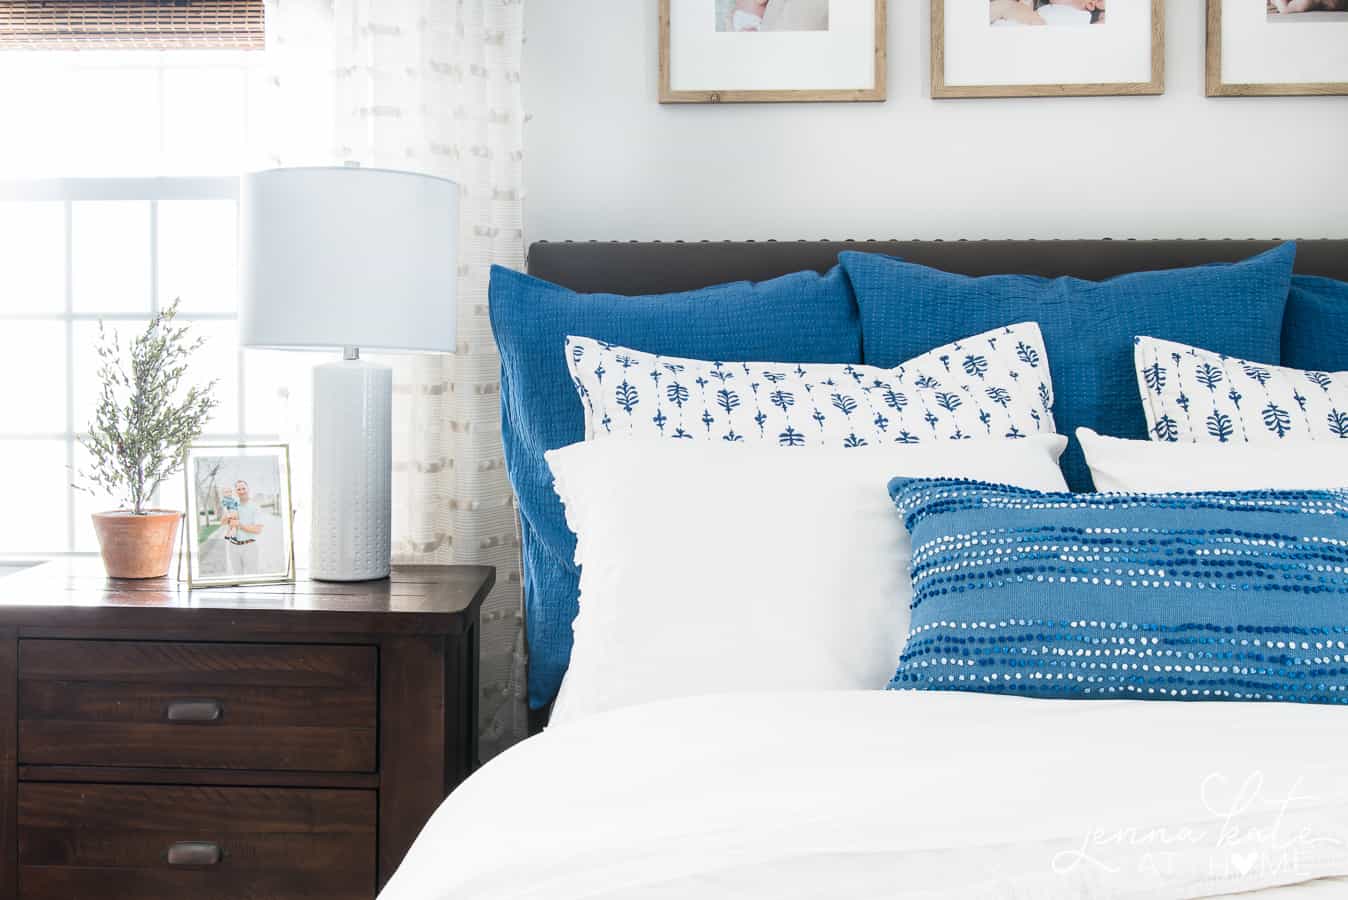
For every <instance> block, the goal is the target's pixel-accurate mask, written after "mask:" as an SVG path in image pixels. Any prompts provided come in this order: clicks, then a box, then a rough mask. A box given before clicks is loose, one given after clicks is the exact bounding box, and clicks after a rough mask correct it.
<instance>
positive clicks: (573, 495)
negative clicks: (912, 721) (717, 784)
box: [546, 435, 1067, 723]
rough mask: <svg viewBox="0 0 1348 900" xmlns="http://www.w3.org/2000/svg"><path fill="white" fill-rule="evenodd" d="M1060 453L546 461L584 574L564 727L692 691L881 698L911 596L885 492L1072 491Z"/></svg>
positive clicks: (1020, 443) (888, 450) (648, 447)
mask: <svg viewBox="0 0 1348 900" xmlns="http://www.w3.org/2000/svg"><path fill="white" fill-rule="evenodd" d="M1066 442H1067V441H1066V438H1064V437H1062V436H1060V435H1036V436H1033V437H1030V438H1026V439H1022V440H1001V441H967V442H958V443H951V442H948V441H942V442H940V443H939V444H925V445H923V444H919V445H886V446H884V447H871V448H863V449H859V450H858V449H843V448H836V447H820V448H810V447H807V448H803V449H801V450H799V451H796V452H789V453H787V452H783V451H782V450H780V449H778V448H777V447H776V446H775V445H773V444H728V443H724V442H721V441H703V442H695V441H660V440H639V439H638V440H624V441H612V440H605V441H587V442H585V443H580V444H573V445H571V446H569V447H564V448H562V449H560V450H553V451H551V452H549V453H547V454H546V458H547V461H548V465H549V466H550V467H551V468H552V472H553V476H554V479H555V486H556V490H557V493H558V495H559V496H560V497H561V499H562V502H563V503H564V504H565V506H566V519H567V524H568V525H569V526H570V527H571V530H572V531H574V532H575V533H576V535H577V538H578V540H577V545H576V563H577V564H578V565H579V566H580V614H579V615H578V616H577V617H576V620H575V623H574V625H573V629H574V632H575V645H574V648H573V649H572V651H571V665H570V669H569V670H568V672H567V675H566V680H565V681H564V683H563V689H562V693H561V694H560V695H559V697H558V700H557V703H556V705H555V706H554V708H553V713H552V721H553V722H554V723H560V722H565V721H568V720H573V719H577V718H580V717H582V716H586V715H590V714H592V713H596V712H599V711H601V710H605V709H611V708H614V707H619V706H627V705H631V704H636V703H643V702H646V701H651V700H658V699H662V698H666V697H676V696H683V695H689V694H703V693H716V692H722V691H766V690H793V689H801V690H830V689H866V688H870V689H878V688H882V687H884V685H885V684H886V683H887V682H888V680H889V678H890V676H891V675H892V674H893V670H894V666H895V664H896V662H897V660H898V658H899V651H900V650H901V648H902V646H903V642H904V640H905V638H906V635H907V629H908V603H909V600H910V598H911V596H912V589H911V585H910V583H909V581H908V563H909V557H910V555H911V547H910V544H909V540H908V536H907V533H906V532H905V531H904V529H903V522H902V519H901V517H900V516H899V515H898V514H897V513H896V512H895V510H894V507H893V505H892V504H891V503H890V500H889V494H888V483H889V480H890V478H892V477H894V476H898V475H908V476H953V477H968V478H977V479H982V480H986V481H993V482H1003V483H1008V484H1015V485H1020V486H1023V487H1027V488H1033V489H1036V490H1043V491H1062V490H1066V484H1065V483H1064V481H1063V477H1062V473H1061V470H1060V469H1059V468H1058V463H1057V460H1058V456H1059V455H1060V454H1061V453H1062V450H1063V447H1064V446H1065V445H1066Z"/></svg>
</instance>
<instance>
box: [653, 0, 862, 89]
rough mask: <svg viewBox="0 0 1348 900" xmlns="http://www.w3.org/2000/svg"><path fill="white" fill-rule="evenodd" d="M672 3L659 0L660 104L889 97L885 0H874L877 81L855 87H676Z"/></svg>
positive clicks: (669, 0)
mask: <svg viewBox="0 0 1348 900" xmlns="http://www.w3.org/2000/svg"><path fill="white" fill-rule="evenodd" d="M670 2H671V0H659V6H660V11H659V16H658V20H659V30H660V37H659V41H660V102H661V103H839V102H842V103H882V102H884V100H885V99H886V90H885V79H886V77H887V76H886V49H885V40H886V35H887V33H888V31H887V28H886V25H885V4H886V0H875V34H874V41H875V49H874V57H875V65H874V82H873V86H872V87H869V88H860V89H853V90H780V91H777V90H723V91H689V90H674V89H673V88H672V87H671V85H670V60H671V48H670V36H669V31H670V9H669V8H670Z"/></svg>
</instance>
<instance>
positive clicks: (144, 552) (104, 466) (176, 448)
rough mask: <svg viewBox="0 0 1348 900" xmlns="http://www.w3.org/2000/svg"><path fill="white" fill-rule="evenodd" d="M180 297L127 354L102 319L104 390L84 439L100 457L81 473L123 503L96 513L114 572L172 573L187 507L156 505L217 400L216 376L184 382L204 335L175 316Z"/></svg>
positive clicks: (100, 537) (108, 565) (97, 529)
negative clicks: (194, 383) (193, 336)
mask: <svg viewBox="0 0 1348 900" xmlns="http://www.w3.org/2000/svg"><path fill="white" fill-rule="evenodd" d="M177 312H178V301H177V300H175V301H173V303H172V305H170V306H169V307H168V308H166V309H163V310H161V311H160V312H159V313H158V315H156V316H155V317H154V318H153V319H152V320H151V321H150V323H149V325H147V326H146V328H145V330H144V331H143V332H141V333H140V334H138V335H136V336H135V337H134V338H132V339H131V341H130V343H129V345H128V347H127V354H126V357H125V358H124V357H123V355H122V348H121V345H120V342H119V340H118V338H117V335H116V333H114V332H110V331H108V330H106V329H105V328H104V327H103V324H102V323H101V322H100V323H99V341H98V357H99V368H98V377H99V380H100V381H101V382H102V393H101V395H100V396H99V399H98V407H97V408H96V409H95V411H94V419H93V421H92V422H90V423H89V433H88V435H87V436H86V437H82V438H81V439H80V441H81V443H82V444H84V446H85V448H86V449H87V450H88V451H89V454H90V456H91V457H92V458H93V462H92V464H91V466H90V467H89V468H88V469H87V470H84V471H82V472H80V473H79V476H80V479H82V480H83V481H84V482H85V484H77V485H76V487H78V488H81V489H83V490H86V491H88V492H89V493H95V490H94V488H98V489H99V490H100V491H101V492H103V493H106V494H109V495H111V496H113V497H116V498H118V499H119V500H120V501H121V502H122V504H123V508H122V509H117V510H112V511H110V512H99V513H94V516H93V519H94V531H95V532H96V533H97V534H98V546H99V550H100V551H101V552H102V554H103V565H104V568H106V569H107V572H108V575H110V576H111V577H113V578H157V577H159V576H161V575H166V574H168V570H169V564H170V563H171V562H172V560H173V549H174V546H175V542H176V539H177V535H178V523H179V520H180V519H181V518H182V514H181V513H180V512H178V511H176V510H167V509H150V508H148V504H149V503H150V502H151V498H152V497H153V496H154V492H155V490H156V489H157V488H158V487H159V485H160V484H161V483H163V481H164V479H166V478H168V477H170V476H171V475H173V474H174V473H175V472H177V471H178V469H179V467H180V466H181V465H182V463H183V453H184V451H185V450H186V448H187V446H188V445H189V444H191V443H192V442H193V441H195V440H196V439H197V438H198V437H199V436H200V435H201V431H202V428H203V427H204V426H205V424H206V420H207V419H208V418H209V417H210V414H211V410H213V409H215V407H216V403H217V401H216V400H215V398H214V397H213V396H212V391H213V389H214V387H215V382H214V381H212V382H210V383H209V384H206V385H203V386H199V387H198V386H190V387H189V386H185V384H184V382H185V377H186V374H187V363H188V359H189V357H190V356H191V355H192V353H193V352H194V351H195V350H197V349H198V348H199V347H200V346H201V345H202V343H203V339H201V338H196V339H190V338H189V337H188V335H187V327H186V326H182V325H177V324H175V322H174V317H175V316H176V315H177Z"/></svg>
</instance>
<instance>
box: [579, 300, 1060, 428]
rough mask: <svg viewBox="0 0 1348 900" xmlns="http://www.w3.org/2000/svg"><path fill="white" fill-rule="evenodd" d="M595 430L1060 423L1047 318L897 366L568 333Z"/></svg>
mask: <svg viewBox="0 0 1348 900" xmlns="http://www.w3.org/2000/svg"><path fill="white" fill-rule="evenodd" d="M566 354H567V357H566V358H567V365H568V366H570V369H571V376H572V379H573V381H574V382H575V386H576V392H577V393H578V394H579V395H580V399H581V404H582V406H584V408H585V422H586V437H587V439H588V438H606V437H613V436H628V437H651V438H662V437H663V438H671V439H676V440H702V441H706V440H717V441H728V442H739V441H750V442H769V443H775V444H777V445H779V446H782V447H805V446H839V447H866V446H874V445H877V444H885V443H900V444H918V443H925V442H930V441H942V440H967V439H971V438H1017V437H1025V436H1026V435H1029V434H1039V433H1044V432H1047V433H1052V432H1053V431H1054V422H1053V387H1052V385H1053V381H1052V378H1050V376H1049V369H1048V356H1047V354H1046V353H1045V352H1044V342H1043V338H1042V337H1041V336H1040V333H1039V326H1038V325H1036V324H1035V323H1033V322H1023V323H1020V324H1018V325H1009V326H1006V327H1004V328H998V329H994V330H993V331H988V332H985V333H983V334H979V335H975V336H973V337H969V338H965V339H963V340H960V341H955V342H954V343H951V344H947V345H946V346H944V347H938V348H936V349H935V350H932V351H930V352H928V353H924V354H923V355H921V356H919V357H917V358H915V359H911V360H909V361H908V362H906V363H904V364H903V365H901V366H898V367H896V368H893V369H878V368H874V367H871V366H862V365H836V364H824V363H780V362H778V363H772V362H763V363H759V362H748V363H745V362H733V363H730V362H717V361H704V360H696V359H683V358H679V357H671V356H660V355H657V354H653V353H643V352H641V351H640V350H634V349H631V348H628V347H618V346H615V345H613V344H608V343H605V342H603V341H596V340H592V339H590V338H585V337H568V338H567V340H566Z"/></svg>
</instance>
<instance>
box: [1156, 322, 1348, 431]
mask: <svg viewBox="0 0 1348 900" xmlns="http://www.w3.org/2000/svg"><path fill="white" fill-rule="evenodd" d="M1133 359H1134V363H1135V366H1136V369H1137V387H1138V391H1139V392H1140V393H1141V395H1142V406H1143V408H1144V410H1145V411H1146V414H1147V430H1148V432H1149V433H1150V435H1151V439H1152V440H1154V441H1165V442H1172V443H1173V442H1177V443H1192V444H1226V443H1238V444H1239V443H1250V444H1285V443H1287V442H1289V441H1348V372H1316V371H1308V370H1302V369H1289V368H1285V367H1282V366H1266V365H1262V364H1260V363H1254V362H1250V361H1248V360H1244V359H1234V358H1232V357H1229V356H1224V355H1223V354H1220V353H1213V352H1211V351H1209V350H1200V349H1199V348H1197V347H1191V346H1189V345H1187V344H1179V343H1175V342H1174V341H1163V340H1158V339H1157V338H1153V337H1138V338H1137V339H1136V340H1135V341H1134V343H1133Z"/></svg>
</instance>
